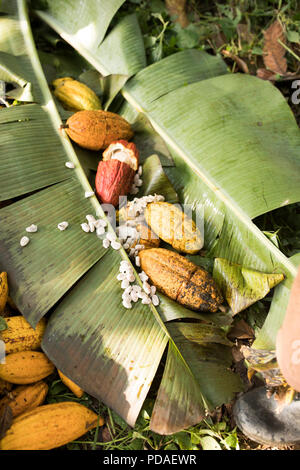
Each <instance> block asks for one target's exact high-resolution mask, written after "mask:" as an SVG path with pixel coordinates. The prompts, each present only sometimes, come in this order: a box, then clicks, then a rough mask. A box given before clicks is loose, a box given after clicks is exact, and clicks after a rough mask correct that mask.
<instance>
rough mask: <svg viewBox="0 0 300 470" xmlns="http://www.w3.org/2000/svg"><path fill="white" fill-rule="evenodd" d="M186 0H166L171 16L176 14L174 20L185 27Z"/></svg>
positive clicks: (187, 21)
mask: <svg viewBox="0 0 300 470" xmlns="http://www.w3.org/2000/svg"><path fill="white" fill-rule="evenodd" d="M185 4H186V0H166V7H167V10H168V11H169V13H170V15H171V16H176V17H177V18H176V21H177V22H178V23H179V24H180V26H182V28H185V27H186V26H187V25H188V24H189V20H188V18H187V16H186V11H185Z"/></svg>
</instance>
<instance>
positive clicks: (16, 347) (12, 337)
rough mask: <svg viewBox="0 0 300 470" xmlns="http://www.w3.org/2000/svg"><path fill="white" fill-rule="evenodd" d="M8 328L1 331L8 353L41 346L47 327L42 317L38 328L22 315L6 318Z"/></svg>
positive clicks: (0, 335) (0, 334)
mask: <svg viewBox="0 0 300 470" xmlns="http://www.w3.org/2000/svg"><path fill="white" fill-rule="evenodd" d="M6 323H7V326H8V328H7V329H6V330H4V331H2V332H1V333H0V339H1V340H2V341H4V343H5V352H6V354H11V353H15V352H19V351H35V350H36V349H39V348H40V347H41V341H42V337H43V334H44V332H45V329H46V321H45V319H42V320H40V321H39V323H38V324H37V326H36V328H35V329H34V328H32V326H30V324H29V323H28V322H27V321H26V320H25V318H24V317H23V316H22V315H18V316H16V317H10V318H6Z"/></svg>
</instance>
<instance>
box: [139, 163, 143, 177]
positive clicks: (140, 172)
mask: <svg viewBox="0 0 300 470" xmlns="http://www.w3.org/2000/svg"><path fill="white" fill-rule="evenodd" d="M138 174H139V175H140V176H142V174H143V167H142V166H141V165H140V166H139V171H138Z"/></svg>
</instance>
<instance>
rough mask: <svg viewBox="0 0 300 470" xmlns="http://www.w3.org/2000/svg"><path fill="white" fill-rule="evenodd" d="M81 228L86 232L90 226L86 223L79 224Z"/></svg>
mask: <svg viewBox="0 0 300 470" xmlns="http://www.w3.org/2000/svg"><path fill="white" fill-rule="evenodd" d="M81 228H82V230H83V231H84V232H86V233H89V231H90V227H89V225H88V224H86V223H84V224H81Z"/></svg>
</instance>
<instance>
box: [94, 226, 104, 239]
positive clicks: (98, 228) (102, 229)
mask: <svg viewBox="0 0 300 470" xmlns="http://www.w3.org/2000/svg"><path fill="white" fill-rule="evenodd" d="M96 233H97V235H98V237H101V235H104V234H105V228H104V227H97V229H96Z"/></svg>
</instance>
